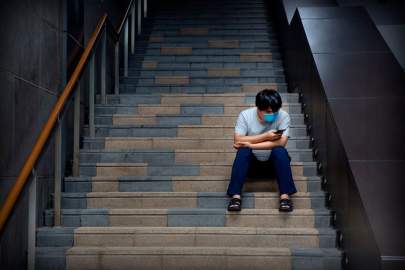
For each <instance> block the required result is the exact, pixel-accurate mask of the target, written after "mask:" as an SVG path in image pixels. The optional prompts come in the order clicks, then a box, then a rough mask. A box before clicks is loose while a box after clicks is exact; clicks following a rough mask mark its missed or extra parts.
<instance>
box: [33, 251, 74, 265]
mask: <svg viewBox="0 0 405 270" xmlns="http://www.w3.org/2000/svg"><path fill="white" fill-rule="evenodd" d="M70 248H71V247H53V246H51V247H36V250H35V251H36V257H35V269H41V270H65V269H66V252H67V251H68V250H69V249H70Z"/></svg>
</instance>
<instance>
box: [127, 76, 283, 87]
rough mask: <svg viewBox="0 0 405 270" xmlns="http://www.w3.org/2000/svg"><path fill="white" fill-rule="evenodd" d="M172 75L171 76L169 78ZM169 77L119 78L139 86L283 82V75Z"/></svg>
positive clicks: (223, 85)
mask: <svg viewBox="0 0 405 270" xmlns="http://www.w3.org/2000/svg"><path fill="white" fill-rule="evenodd" d="M171 77H173V78H171ZM168 78H169V79H170V81H169V80H167V82H166V80H165V81H164V82H163V81H158V79H157V77H155V78H143V77H141V78H131V77H128V78H121V79H120V83H123V84H139V85H141V86H153V85H155V86H160V85H169V86H175V85H183V86H184V85H187V86H201V85H203V86H208V85H212V86H222V87H226V86H228V85H229V86H232V85H233V86H235V85H241V84H257V83H285V82H286V81H285V78H284V76H279V77H234V78H232V77H228V78H226V77H223V78H222V77H220V78H214V77H212V78H209V77H207V78H193V77H187V76H185V77H184V79H182V80H181V81H180V80H178V79H175V76H168Z"/></svg>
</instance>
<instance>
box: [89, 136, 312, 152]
mask: <svg viewBox="0 0 405 270" xmlns="http://www.w3.org/2000/svg"><path fill="white" fill-rule="evenodd" d="M233 142H234V139H233V137H232V136H229V137H227V138H215V137H212V138H200V139H199V138H187V137H174V138H173V137H167V138H164V137H163V138H151V137H121V138H120V137H107V138H103V137H95V138H90V137H85V138H84V139H83V149H229V145H232V144H233ZM309 147H310V141H309V138H308V137H301V138H299V137H296V138H290V139H289V140H288V143H287V149H290V148H292V149H308V148H309Z"/></svg>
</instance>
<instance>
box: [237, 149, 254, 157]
mask: <svg viewBox="0 0 405 270" xmlns="http://www.w3.org/2000/svg"><path fill="white" fill-rule="evenodd" d="M251 155H252V149H250V148H247V147H243V148H239V149H238V152H237V153H236V158H250V156H251Z"/></svg>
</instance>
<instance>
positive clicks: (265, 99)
mask: <svg viewBox="0 0 405 270" xmlns="http://www.w3.org/2000/svg"><path fill="white" fill-rule="evenodd" d="M282 104H283V103H282V101H281V96H280V94H279V93H278V92H277V91H276V90H274V89H264V90H262V91H260V92H259V93H257V95H256V107H257V108H258V109H259V110H260V111H265V110H267V109H268V108H269V107H270V108H271V110H272V111H273V112H277V111H278V110H279V109H280V108H281V105H282Z"/></svg>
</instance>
